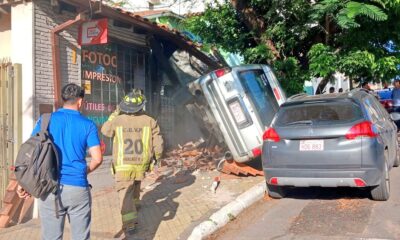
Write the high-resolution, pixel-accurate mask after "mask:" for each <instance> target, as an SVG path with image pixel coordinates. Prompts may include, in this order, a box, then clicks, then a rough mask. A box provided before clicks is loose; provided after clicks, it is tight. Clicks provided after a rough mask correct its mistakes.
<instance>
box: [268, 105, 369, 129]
mask: <svg viewBox="0 0 400 240" xmlns="http://www.w3.org/2000/svg"><path fill="white" fill-rule="evenodd" d="M362 117H363V113H362V111H361V108H360V106H359V105H357V104H356V103H354V102H351V101H326V102H324V101H316V102H307V103H299V104H296V105H288V106H284V107H282V108H281V109H280V110H279V111H278V114H277V118H276V121H275V125H277V126H287V125H297V124H299V125H301V124H313V125H323V124H332V123H346V122H352V121H356V120H359V119H361V118H362Z"/></svg>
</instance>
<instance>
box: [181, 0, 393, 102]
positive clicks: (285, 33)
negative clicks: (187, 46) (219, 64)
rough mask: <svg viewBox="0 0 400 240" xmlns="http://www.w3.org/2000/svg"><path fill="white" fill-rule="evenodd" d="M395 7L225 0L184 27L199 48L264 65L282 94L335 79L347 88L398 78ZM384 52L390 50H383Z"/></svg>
mask: <svg viewBox="0 0 400 240" xmlns="http://www.w3.org/2000/svg"><path fill="white" fill-rule="evenodd" d="M399 22H400V0H356V1H350V0H231V1H228V0H225V2H224V3H222V4H218V3H214V4H213V6H212V7H211V6H210V7H208V8H207V9H206V10H205V12H204V14H203V15H202V16H197V17H194V18H190V19H189V20H187V21H186V26H187V28H189V29H190V30H191V31H192V32H193V33H195V34H198V35H199V36H201V37H202V39H203V41H204V42H206V43H209V44H215V45H218V46H220V47H222V48H224V49H225V50H227V51H230V52H236V53H240V54H242V55H243V56H244V58H245V61H246V62H247V63H269V64H272V65H273V66H274V67H275V69H276V72H277V75H278V76H279V78H280V81H281V82H282V85H283V86H285V88H286V89H287V90H288V92H289V94H290V93H296V92H300V91H302V85H303V83H304V80H306V79H309V78H310V77H322V78H323V79H324V80H323V81H322V82H321V84H320V85H321V89H323V88H324V87H325V85H326V83H327V82H329V81H331V80H332V76H333V74H334V73H335V72H337V71H340V72H342V73H344V74H346V75H347V76H348V77H349V78H350V79H352V80H353V81H355V82H358V81H374V82H379V81H384V82H387V81H390V79H392V78H393V77H394V76H396V75H399V68H398V65H399V52H398V50H399V49H398V46H399V43H400V24H398V23H399ZM389 45H390V46H389Z"/></svg>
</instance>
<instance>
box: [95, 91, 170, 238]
mask: <svg viewBox="0 0 400 240" xmlns="http://www.w3.org/2000/svg"><path fill="white" fill-rule="evenodd" d="M145 103H146V98H145V96H144V95H143V94H142V92H141V91H140V90H138V89H134V90H133V91H132V92H131V93H129V94H127V95H126V96H125V97H124V98H123V100H122V101H121V103H120V104H119V107H117V110H116V111H114V112H113V113H112V114H111V115H110V116H109V118H108V120H107V121H106V122H105V123H104V125H103V127H102V128H101V132H102V133H103V135H105V136H107V137H113V138H114V139H113V164H112V166H113V167H112V171H113V173H114V175H115V188H116V190H117V192H118V196H119V201H120V207H121V217H122V230H123V231H124V233H125V235H128V236H129V235H132V234H133V233H134V230H135V225H136V224H137V223H138V222H137V207H138V205H139V203H140V202H139V197H140V184H141V180H142V179H143V178H144V175H145V172H147V171H149V170H150V171H151V170H152V168H153V166H154V164H155V161H157V160H158V159H160V157H161V155H162V152H163V138H162V136H161V135H160V127H159V126H158V124H157V122H156V120H154V119H153V118H152V117H150V116H148V115H146V114H145V112H144V106H145ZM154 159H155V161H154Z"/></svg>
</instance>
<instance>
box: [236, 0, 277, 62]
mask: <svg viewBox="0 0 400 240" xmlns="http://www.w3.org/2000/svg"><path fill="white" fill-rule="evenodd" d="M248 2H249V1H248V0H231V3H232V6H233V7H234V8H235V9H236V10H237V11H238V13H240V14H239V16H240V18H241V19H242V21H243V23H244V25H245V26H246V27H247V29H248V30H249V31H250V32H254V33H255V34H256V38H255V39H254V40H255V41H256V42H257V43H258V44H260V43H264V44H265V45H267V47H268V48H269V49H270V50H271V52H272V54H273V55H274V57H275V58H280V54H279V52H278V50H277V49H276V47H275V44H274V42H273V41H272V40H271V39H267V40H266V41H265V42H264V41H262V40H260V39H262V35H263V33H264V32H265V30H266V26H265V20H264V18H263V17H262V16H260V15H258V14H257V12H256V11H255V10H254V9H253V8H252V7H249V5H248Z"/></svg>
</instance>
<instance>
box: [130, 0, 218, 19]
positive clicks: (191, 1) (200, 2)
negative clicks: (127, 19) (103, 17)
mask: <svg viewBox="0 0 400 240" xmlns="http://www.w3.org/2000/svg"><path fill="white" fill-rule="evenodd" d="M148 2H149V0H128V4H127V5H126V6H125V8H126V9H127V10H130V11H133V12H136V11H138V12H140V11H146V10H149V3H148ZM153 2H157V1H155V0H154V1H153ZM158 2H159V4H156V5H154V10H157V9H169V10H171V11H173V12H175V13H177V14H180V15H183V14H186V13H196V12H203V11H204V8H205V6H206V4H207V3H211V2H214V1H213V0H158ZM220 2H223V1H222V0H220Z"/></svg>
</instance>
